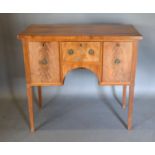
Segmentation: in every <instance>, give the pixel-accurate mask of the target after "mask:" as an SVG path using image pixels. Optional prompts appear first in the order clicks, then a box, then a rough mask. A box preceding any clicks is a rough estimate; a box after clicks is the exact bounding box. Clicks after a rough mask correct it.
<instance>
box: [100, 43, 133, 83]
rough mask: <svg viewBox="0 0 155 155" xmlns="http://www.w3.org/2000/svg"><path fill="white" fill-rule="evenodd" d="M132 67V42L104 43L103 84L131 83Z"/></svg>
mask: <svg viewBox="0 0 155 155" xmlns="http://www.w3.org/2000/svg"><path fill="white" fill-rule="evenodd" d="M131 65H132V43H131V42H104V44H103V76H102V81H103V82H112V83H117V82H118V83H120V82H130V76H131Z"/></svg>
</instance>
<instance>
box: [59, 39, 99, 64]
mask: <svg viewBox="0 0 155 155" xmlns="http://www.w3.org/2000/svg"><path fill="white" fill-rule="evenodd" d="M61 52H62V59H63V62H92V63H93V62H99V61H100V53H101V48H100V42H63V43H61Z"/></svg>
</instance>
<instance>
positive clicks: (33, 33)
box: [18, 24, 142, 132]
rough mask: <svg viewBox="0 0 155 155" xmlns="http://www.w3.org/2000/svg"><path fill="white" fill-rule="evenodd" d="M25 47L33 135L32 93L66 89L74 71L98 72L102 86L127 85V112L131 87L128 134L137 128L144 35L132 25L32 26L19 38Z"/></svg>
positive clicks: (39, 96) (40, 94)
mask: <svg viewBox="0 0 155 155" xmlns="http://www.w3.org/2000/svg"><path fill="white" fill-rule="evenodd" d="M18 39H20V40H21V41H22V46H23V53H24V63H25V72H26V86H27V96H28V111H29V119H30V129H31V131H32V132H33V131H34V130H35V125H34V112H33V95H32V87H37V88H38V98H39V107H40V108H41V107H42V89H41V88H42V86H60V85H63V84H64V81H65V77H66V75H67V73H68V72H69V71H71V70H72V69H77V68H84V69H88V70H90V71H92V72H93V73H94V74H95V75H96V76H97V78H98V84H99V85H102V86H104V85H109V86H113V85H122V88H123V95H122V106H123V108H125V107H126V100H127V99H126V94H127V87H129V105H128V125H127V126H128V129H131V128H132V113H133V102H134V101H133V100H134V85H135V73H136V63H137V53H138V42H139V40H141V39H142V35H141V34H140V33H139V32H138V31H137V30H136V29H135V28H134V27H133V26H132V25H121V24H120V25H119V24H52V25H30V26H29V27H27V28H26V29H25V30H24V31H23V32H21V33H19V34H18Z"/></svg>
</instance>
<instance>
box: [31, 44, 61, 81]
mask: <svg viewBox="0 0 155 155" xmlns="http://www.w3.org/2000/svg"><path fill="white" fill-rule="evenodd" d="M28 45H29V53H28V54H29V63H30V75H31V83H44V82H46V83H48V82H49V83H52V82H53V83H56V82H60V69H59V63H60V62H59V46H58V43H57V42H29V43H28Z"/></svg>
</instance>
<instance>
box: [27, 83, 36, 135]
mask: <svg viewBox="0 0 155 155" xmlns="http://www.w3.org/2000/svg"><path fill="white" fill-rule="evenodd" d="M27 97H28V112H29V121H30V130H31V132H34V130H35V128H34V113H33V96H32V87H31V86H29V85H27Z"/></svg>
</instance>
